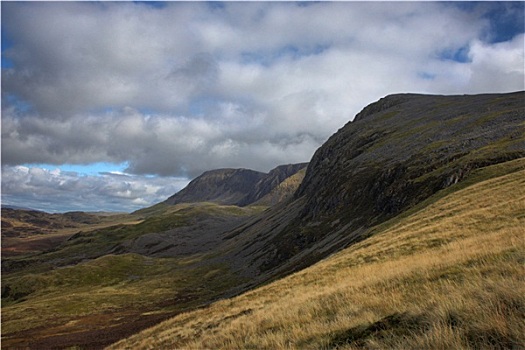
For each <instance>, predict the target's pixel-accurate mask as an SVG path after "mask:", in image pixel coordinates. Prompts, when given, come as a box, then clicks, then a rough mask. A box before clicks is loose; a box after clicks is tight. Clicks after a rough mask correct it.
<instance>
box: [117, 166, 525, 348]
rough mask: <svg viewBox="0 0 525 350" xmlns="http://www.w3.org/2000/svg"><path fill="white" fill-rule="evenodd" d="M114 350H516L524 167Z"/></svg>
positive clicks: (522, 325)
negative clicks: (333, 253) (309, 265)
mask: <svg viewBox="0 0 525 350" xmlns="http://www.w3.org/2000/svg"><path fill="white" fill-rule="evenodd" d="M386 227H388V228H387V229H386V230H384V231H382V232H380V233H378V234H376V235H374V236H372V237H370V238H369V239H367V240H365V241H362V242H360V243H358V244H356V245H353V246H351V247H350V248H348V249H345V250H344V251H341V252H339V253H337V254H335V255H333V256H332V257H330V258H328V259H326V260H324V261H321V262H319V263H317V264H316V265H314V266H312V267H310V268H308V269H305V270H303V271H300V272H298V273H296V274H294V275H291V276H289V277H287V278H284V279H282V280H279V281H276V282H274V283H271V284H269V285H266V286H263V287H261V288H258V289H255V290H253V291H250V292H247V293H245V294H243V295H240V296H238V297H235V298H232V299H228V300H223V301H220V302H217V303H215V304H213V305H211V306H210V307H208V308H205V309H200V310H196V311H193V312H189V313H184V314H181V315H178V316H176V317H174V318H173V319H170V320H168V321H166V322H163V323H161V324H159V325H158V326H155V327H153V328H150V329H148V330H145V331H143V332H141V333H139V334H137V335H135V336H133V337H131V338H129V339H125V340H123V341H121V342H119V343H117V344H114V345H113V346H112V347H111V348H113V349H123V348H127V349H158V348H170V349H175V348H180V349H218V348H222V349H294V348H295V349H332V348H337V349H362V348H369V349H385V348H388V349H497V348H501V349H507V348H515V349H523V348H525V336H524V334H525V300H524V296H525V278H524V263H525V249H524V248H525V242H524V237H525V170H521V171H518V172H514V173H511V174H508V175H505V176H500V177H497V178H493V179H491V180H487V181H484V182H481V183H478V184H475V185H473V186H470V187H467V188H465V189H463V190H461V191H458V192H455V193H453V194H451V195H448V196H447V197H445V198H442V199H440V200H438V201H436V202H435V203H433V204H431V205H429V206H428V207H426V208H424V209H422V210H421V211H419V212H417V213H414V214H412V215H411V216H409V217H407V218H405V219H403V220H401V221H397V222H396V221H393V222H392V223H391V224H390V225H388V226H386Z"/></svg>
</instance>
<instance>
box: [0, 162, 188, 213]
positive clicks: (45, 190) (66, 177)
mask: <svg viewBox="0 0 525 350" xmlns="http://www.w3.org/2000/svg"><path fill="white" fill-rule="evenodd" d="M187 183H188V181H187V180H186V179H181V178H173V177H146V176H139V175H123V174H118V175H117V174H111V173H104V174H101V175H81V174H78V173H76V172H66V171H60V170H59V169H51V170H50V169H43V168H38V167H25V166H13V167H11V166H3V167H2V202H3V203H7V204H11V205H18V206H22V207H29V208H33V209H40V210H44V211H71V210H84V211H85V210H88V211H133V210H136V209H140V208H142V207H144V206H147V205H152V204H155V203H158V202H160V201H163V200H165V199H166V198H168V197H169V196H171V195H172V194H173V193H175V192H177V191H179V190H180V189H181V188H183V187H184V186H186V185H187Z"/></svg>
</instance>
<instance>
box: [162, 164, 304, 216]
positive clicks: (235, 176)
mask: <svg viewBox="0 0 525 350" xmlns="http://www.w3.org/2000/svg"><path fill="white" fill-rule="evenodd" d="M307 165H308V164H307V163H300V164H289V165H281V166H278V167H277V168H275V169H273V170H271V171H270V172H269V173H268V174H265V173H262V172H258V171H254V170H249V169H217V170H210V171H207V172H205V173H204V174H202V175H200V176H199V177H197V178H195V179H194V180H193V181H191V182H190V183H189V184H188V186H186V187H185V188H184V189H182V190H181V191H180V192H177V193H176V194H174V195H173V196H171V197H170V198H168V199H167V200H166V201H165V203H167V204H172V205H174V204H179V203H198V202H212V203H217V204H224V205H239V206H246V205H249V204H251V203H254V202H256V201H258V200H259V199H261V198H262V197H264V196H265V195H267V194H268V193H270V192H271V191H272V190H273V189H275V188H276V187H277V186H278V185H279V184H280V183H281V182H283V181H284V180H285V179H286V178H288V177H290V176H292V175H294V174H295V173H297V172H298V171H299V170H301V169H303V168H305V167H306V166H307Z"/></svg>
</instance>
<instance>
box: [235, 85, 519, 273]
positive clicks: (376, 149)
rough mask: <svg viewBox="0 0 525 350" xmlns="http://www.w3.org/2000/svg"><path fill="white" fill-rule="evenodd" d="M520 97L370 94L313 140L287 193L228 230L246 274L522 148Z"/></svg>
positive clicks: (290, 260) (290, 264)
mask: <svg viewBox="0 0 525 350" xmlns="http://www.w3.org/2000/svg"><path fill="white" fill-rule="evenodd" d="M524 101H525V93H524V92H518V93H509V94H484V95H472V96H468V95H464V96H428V95H415V94H401V95H392V96H387V97H385V98H383V99H381V100H379V101H378V102H375V103H373V104H371V105H370V106H368V107H366V108H365V109H363V111H362V112H361V113H359V114H358V115H357V116H356V118H355V121H353V122H349V123H348V124H347V125H345V126H344V127H343V128H341V129H340V130H339V131H338V132H337V133H336V134H334V135H333V136H332V137H331V138H330V139H329V140H328V141H327V142H326V143H325V144H324V145H323V146H322V147H320V148H319V149H318V150H317V152H316V153H315V154H314V156H313V158H312V160H311V162H310V163H309V165H308V168H307V171H306V175H305V177H304V179H303V181H302V183H301V185H300V187H299V189H298V190H297V191H296V193H295V195H294V201H292V202H291V203H289V204H288V205H286V206H279V207H277V208H273V209H272V210H270V211H269V212H267V213H264V217H262V218H260V219H259V220H257V221H254V222H253V224H252V225H251V226H250V225H248V226H245V227H244V228H241V229H239V230H237V231H236V233H235V235H234V236H235V237H238V238H236V239H238V240H240V241H243V242H244V243H243V244H244V245H245V248H243V251H242V252H240V253H238V255H239V256H242V257H243V259H247V260H248V261H249V263H246V264H245V266H251V267H253V269H252V270H250V273H252V274H255V275H257V274H259V273H261V272H263V273H265V272H268V273H271V274H276V273H277V274H279V273H281V272H282V273H286V272H287V271H288V272H289V271H292V270H296V269H299V268H302V267H305V266H307V265H309V264H311V263H312V262H315V261H317V260H319V259H320V258H322V257H324V256H326V255H327V254H329V253H331V252H333V251H337V250H339V249H342V248H343V247H345V246H346V245H348V244H350V243H352V242H355V241H357V240H360V239H362V238H363V235H364V234H365V233H366V232H367V230H368V229H369V228H370V227H372V226H374V225H376V224H379V223H381V222H384V221H385V220H387V219H389V218H391V217H393V216H395V215H397V214H399V213H401V212H403V211H405V210H407V209H408V208H411V207H413V206H414V205H416V204H418V203H420V202H421V201H423V200H424V199H426V198H428V197H430V196H431V195H433V194H434V193H436V192H437V191H439V190H442V189H444V188H447V187H449V186H451V185H454V184H456V183H458V182H462V181H463V180H465V179H466V178H468V177H469V176H470V175H471V174H472V173H473V172H474V171H475V170H476V169H478V168H482V167H485V166H488V165H491V164H497V163H500V162H504V161H507V160H511V159H515V158H521V157H525V106H524ZM254 240H257V243H250V241H254ZM261 241H264V242H261Z"/></svg>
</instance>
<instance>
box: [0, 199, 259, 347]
mask: <svg viewBox="0 0 525 350" xmlns="http://www.w3.org/2000/svg"><path fill="white" fill-rule="evenodd" d="M262 209H263V208H257V207H250V208H239V207H235V206H221V205H217V204H211V203H198V204H192V205H177V206H167V205H158V206H156V207H155V208H149V209H145V210H143V211H139V212H136V213H134V214H133V216H132V217H133V218H135V220H137V219H140V222H138V223H135V224H128V225H122V224H119V225H116V226H112V227H107V228H101V229H96V230H93V231H87V232H80V233H77V234H75V235H74V236H73V237H71V238H70V239H69V240H68V241H67V242H66V243H64V244H62V245H61V246H60V247H59V248H58V249H55V250H53V251H48V252H45V253H43V254H37V255H32V256H27V257H18V258H17V257H12V258H11V259H9V260H6V261H3V262H2V265H3V266H2V267H3V269H4V270H5V272H4V273H3V274H2V347H3V348H9V347H30V348H34V349H47V348H54V347H67V346H75V345H80V346H81V347H83V346H88V347H89V348H100V347H102V346H104V345H107V344H110V343H112V342H114V341H116V340H118V339H120V338H122V337H125V336H129V335H131V334H133V333H136V332H138V331H139V330H141V329H143V328H144V327H146V326H148V325H153V324H155V323H158V322H159V321H160V320H163V319H166V318H167V317H169V316H173V315H174V314H177V313H180V312H181V311H185V310H189V309H195V308H197V307H199V306H202V305H206V304H208V303H210V302H211V301H214V300H216V299H217V298H219V297H221V296H223V295H224V293H226V292H227V291H229V290H230V289H231V288H232V287H235V286H237V285H239V284H242V283H244V282H245V281H243V280H240V279H239V277H237V276H235V275H234V274H232V273H231V272H230V269H229V267H228V266H226V265H225V264H221V263H215V262H210V261H209V257H208V256H207V255H206V254H204V253H205V252H207V250H209V248H208V246H209V245H210V244H208V243H209V242H206V239H215V240H220V236H218V237H207V236H206V235H209V233H208V228H209V227H216V226H217V225H219V226H220V225H223V222H225V223H226V224H227V225H230V224H235V222H237V221H238V220H241V221H242V220H243V219H244V218H247V217H250V216H251V215H253V214H254V213H256V212H258V211H260V210H262ZM203 223H204V227H203V226H202V225H203ZM179 230H183V232H184V233H188V232H189V234H188V235H187V236H183V235H181V234H179ZM184 230H185V231H184ZM211 236H213V234H212V235H211ZM145 238H148V240H146V241H145V242H146V243H148V244H146V245H145V246H144V244H143V245H138V244H136V242H137V241H136V240H137V239H141V240H142V241H144V240H145ZM169 239H171V240H172V241H173V245H174V246H176V244H179V245H181V246H183V247H188V246H190V248H191V250H189V251H187V253H186V254H183V253H179V254H171V255H170V254H168V255H170V256H169V257H160V256H157V255H156V254H149V253H150V250H148V248H150V246H155V244H160V243H161V242H162V243H163V242H165V241H166V240H169ZM175 248H176V247H175ZM175 248H172V249H175ZM117 250H118V254H117V252H115V253H111V251H117ZM136 251H139V252H142V253H143V254H139V253H137V252H136ZM147 253H148V254H147Z"/></svg>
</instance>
